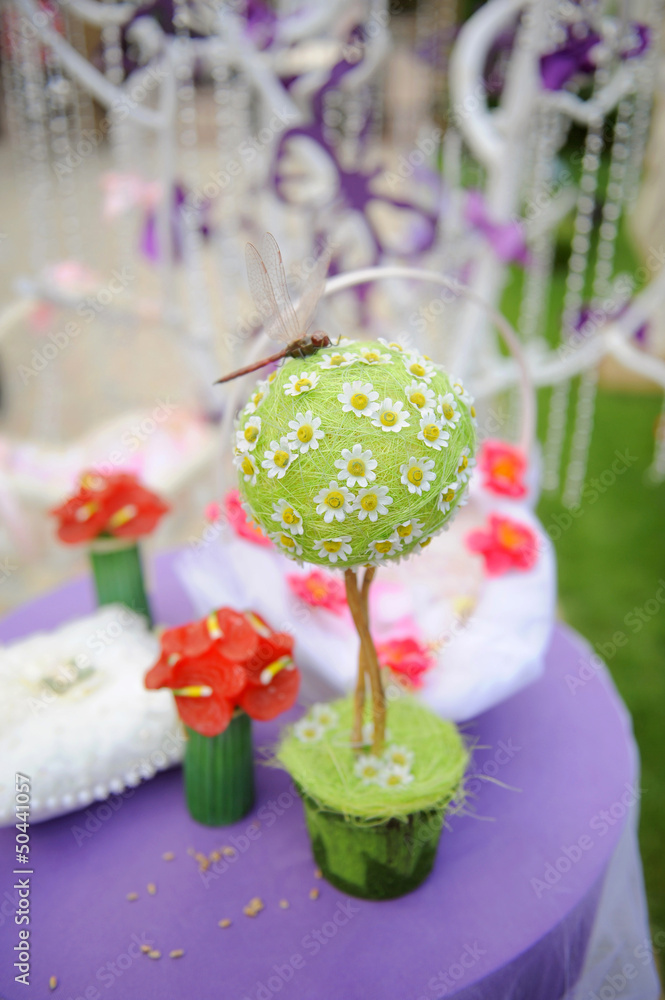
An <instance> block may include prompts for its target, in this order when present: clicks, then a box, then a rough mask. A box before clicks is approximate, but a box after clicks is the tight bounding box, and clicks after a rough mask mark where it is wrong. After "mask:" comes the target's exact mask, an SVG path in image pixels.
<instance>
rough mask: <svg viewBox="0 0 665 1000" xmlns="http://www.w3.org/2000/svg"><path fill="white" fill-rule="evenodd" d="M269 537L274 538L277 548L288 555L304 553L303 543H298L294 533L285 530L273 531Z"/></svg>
mask: <svg viewBox="0 0 665 1000" xmlns="http://www.w3.org/2000/svg"><path fill="white" fill-rule="evenodd" d="M269 537H270V538H272V540H273V542H274V543H275V545H276V546H277V548H278V549H281V550H282V552H285V553H286V554H287V555H288V556H301V555H302V545H299V544H298V542H297V541H296V540H295V538H294V537H293V535H290V534H288V535H287V534H286V532H284V531H273V532H272V533H271V534H270V535H269Z"/></svg>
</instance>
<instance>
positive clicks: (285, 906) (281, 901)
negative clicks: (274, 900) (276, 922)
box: [279, 899, 289, 910]
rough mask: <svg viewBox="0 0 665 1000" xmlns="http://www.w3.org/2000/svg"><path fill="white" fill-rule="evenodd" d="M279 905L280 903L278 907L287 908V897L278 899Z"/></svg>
mask: <svg viewBox="0 0 665 1000" xmlns="http://www.w3.org/2000/svg"><path fill="white" fill-rule="evenodd" d="M279 905H280V909H282V910H288V908H289V901H288V899H280V901H279Z"/></svg>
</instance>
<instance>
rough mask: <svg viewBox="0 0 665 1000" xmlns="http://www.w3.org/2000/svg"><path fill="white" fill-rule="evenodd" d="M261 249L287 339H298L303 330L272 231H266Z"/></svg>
mask: <svg viewBox="0 0 665 1000" xmlns="http://www.w3.org/2000/svg"><path fill="white" fill-rule="evenodd" d="M262 251H263V261H264V263H265V266H266V269H267V271H268V277H269V279H270V283H271V285H272V288H273V292H274V293H275V300H276V302H277V306H278V308H279V311H280V314H281V317H282V322H283V323H284V326H285V327H286V329H287V330H288V334H289V340H290V341H292V340H298V339H299V338H300V337H301V336H302V335H303V333H304V332H305V331H304V330H302V329H301V328H300V326H299V325H298V316H297V315H296V311H295V309H294V308H293V303H292V302H291V296H290V295H289V289H288V285H287V284H286V273H285V271H284V261H283V260H282V253H281V251H280V249H279V246H278V245H277V240H276V239H275V237H274V236H273V235H272V233H266V234H265V236H264V237H263V248H262Z"/></svg>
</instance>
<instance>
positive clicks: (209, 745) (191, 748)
mask: <svg viewBox="0 0 665 1000" xmlns="http://www.w3.org/2000/svg"><path fill="white" fill-rule="evenodd" d="M183 772H184V779H185V798H186V800H187V808H188V809H189V813H190V815H191V817H192V819H195V820H196V821H197V822H198V823H205V825H206V826H226V825H228V824H229V823H235V822H237V820H239V819H242V817H243V816H246V815H247V813H248V812H249V811H250V809H251V808H252V806H253V805H254V750H253V747H252V722H251V719H250V717H249V716H248V715H247V714H246V713H245V712H243V711H240V710H237V711H236V713H235V715H234V716H233V718H232V720H231V722H230V724H229V726H228V727H227V729H225V730H224V732H223V733H220V734H219V736H202V735H201V734H200V733H197V732H195V731H194V730H193V729H189V728H187V747H186V749H185V760H184V764H183Z"/></svg>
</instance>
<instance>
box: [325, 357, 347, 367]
mask: <svg viewBox="0 0 665 1000" xmlns="http://www.w3.org/2000/svg"><path fill="white" fill-rule="evenodd" d="M328 357H329V358H330V367H331V368H333V367H335V368H336V367H337V365H341V364H342V362H343V361H344V358H343V357H342V355H341V354H329V355H328Z"/></svg>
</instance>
